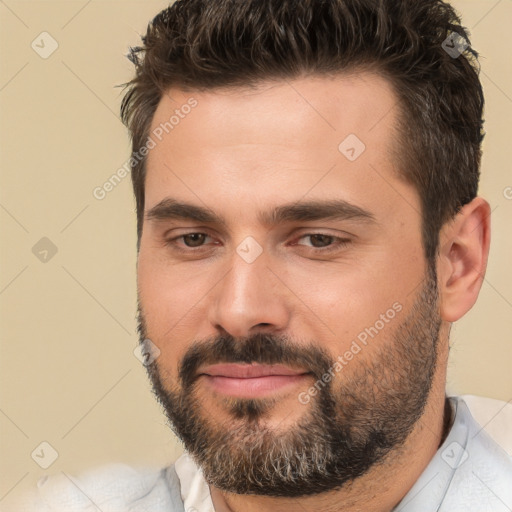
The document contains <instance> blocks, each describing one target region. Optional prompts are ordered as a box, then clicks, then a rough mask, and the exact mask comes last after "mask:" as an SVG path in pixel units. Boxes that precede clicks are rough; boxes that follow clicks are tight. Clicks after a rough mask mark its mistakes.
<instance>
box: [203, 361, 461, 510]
mask: <svg viewBox="0 0 512 512" xmlns="http://www.w3.org/2000/svg"><path fill="white" fill-rule="evenodd" d="M439 362H441V361H439ZM442 367H443V369H444V368H446V367H445V366H444V365H442ZM440 370H441V368H438V372H437V375H436V376H435V378H434V382H433V385H432V389H431V392H430V395H429V399H428V401H427V404H426V407H425V410H424V413H423V415H422V416H421V418H420V419H419V420H418V422H417V423H416V425H415V427H414V429H413V430H412V432H411V434H410V435H409V436H408V438H407V439H406V441H405V443H404V444H403V445H402V446H400V447H399V448H397V449H395V450H394V451H393V452H392V453H390V454H388V456H387V457H386V458H385V459H384V460H383V461H382V462H381V463H380V464H377V465H376V466H375V467H373V468H372V469H371V470H370V471H368V472H367V473H366V474H364V475H362V476H361V477H359V478H357V479H355V480H353V481H352V482H350V483H347V484H345V485H344V486H343V487H342V488H341V489H338V490H335V491H330V492H327V493H323V494H318V495H314V496H304V497H298V498H282V497H278V498H274V497H269V496H255V495H237V494H232V493H227V492H224V491H221V490H219V489H217V488H215V487H213V486H210V492H211V497H212V502H213V505H214V507H215V511H216V512H292V511H296V510H297V502H299V501H300V509H301V510H304V511H305V512H340V511H343V512H356V511H358V512H360V511H363V510H372V511H374V512H391V511H392V510H393V509H394V508H395V507H396V505H397V504H398V503H399V502H400V501H401V500H402V498H403V497H404V496H405V495H406V494H407V492H408V491H409V490H410V489H411V487H412V486H413V485H414V483H415V482H416V480H417V479H418V478H419V477H420V475H421V473H422V472H423V471H424V470H425V468H426V467H427V465H428V463H429V462H430V461H431V460H432V457H433V456H434V455H435V453H436V452H437V450H438V448H439V446H440V445H441V444H442V442H443V441H444V440H445V439H446V436H447V435H448V432H449V429H450V426H451V419H452V418H451V410H450V407H449V406H447V404H446V401H447V399H446V395H445V383H446V371H445V370H444V371H440Z"/></svg>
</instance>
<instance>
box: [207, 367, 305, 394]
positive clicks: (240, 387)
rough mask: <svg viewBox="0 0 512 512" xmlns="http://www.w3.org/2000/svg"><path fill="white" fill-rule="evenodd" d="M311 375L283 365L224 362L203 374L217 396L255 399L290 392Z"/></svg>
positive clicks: (209, 368) (208, 368)
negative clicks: (287, 390)
mask: <svg viewBox="0 0 512 512" xmlns="http://www.w3.org/2000/svg"><path fill="white" fill-rule="evenodd" d="M310 375H311V373H310V372H307V371H305V370H303V369H294V368H290V367H288V366H283V365H259V364H252V365H248V364H243V365H242V364H234V363H223V364H216V365H211V366H207V367H205V368H202V369H201V370H200V371H199V376H200V377H204V380H205V381H206V383H207V385H208V386H209V387H210V388H211V389H212V390H213V391H216V392H217V393H220V394H223V395H230V396H237V397H240V398H255V397H261V396H264V395H269V394H272V393H275V392H277V391H283V390H285V389H290V388H291V387H293V386H297V385H298V384H300V383H303V382H304V380H305V379H307V378H308V377H309V376H310Z"/></svg>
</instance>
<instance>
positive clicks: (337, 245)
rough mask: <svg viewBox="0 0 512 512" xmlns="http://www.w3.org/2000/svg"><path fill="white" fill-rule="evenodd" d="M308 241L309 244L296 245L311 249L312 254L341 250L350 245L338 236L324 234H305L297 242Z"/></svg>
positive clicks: (345, 239)
mask: <svg viewBox="0 0 512 512" xmlns="http://www.w3.org/2000/svg"><path fill="white" fill-rule="evenodd" d="M302 239H309V240H310V242H311V243H310V244H301V243H297V244H296V245H301V246H306V247H311V248H312V249H314V252H324V253H325V252H329V251H334V250H338V249H341V248H343V247H345V246H346V245H348V244H349V243H350V240H349V239H347V238H341V237H339V236H334V235H328V234H325V233H307V234H305V235H302V236H301V237H300V238H298V240H302Z"/></svg>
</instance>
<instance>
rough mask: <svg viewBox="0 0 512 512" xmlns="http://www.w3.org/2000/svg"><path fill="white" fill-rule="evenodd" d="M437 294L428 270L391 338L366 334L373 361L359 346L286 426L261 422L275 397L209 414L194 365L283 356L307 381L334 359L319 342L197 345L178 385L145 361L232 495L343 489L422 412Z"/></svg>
mask: <svg viewBox="0 0 512 512" xmlns="http://www.w3.org/2000/svg"><path fill="white" fill-rule="evenodd" d="M437 298H438V295H437V285H436V277H435V272H434V271H433V269H432V268H431V269H430V272H429V274H428V276H427V279H426V281H425V283H424V286H423V289H422V291H421V292H420V294H419V295H418V297H417V299H416V301H415V303H414V306H413V308H412V310H411V312H410V313H409V315H408V316H407V317H406V318H405V319H404V320H403V321H402V322H401V323H400V324H398V321H399V320H398V318H395V319H394V320H392V321H391V322H390V325H389V326H386V327H385V328H384V331H386V330H388V329H393V330H395V334H394V337H393V339H392V343H389V341H388V338H384V337H383V334H379V335H377V336H376V337H375V339H372V340H369V343H368V345H374V346H373V347H372V350H373V355H372V359H371V360H368V357H365V355H364V352H365V350H367V349H366V348H363V349H362V351H361V354H360V355H359V354H357V355H355V356H354V359H355V361H351V362H349V363H348V364H347V366H346V367H343V369H341V370H340V371H339V372H338V374H337V375H336V379H335V383H336V384H337V386H336V389H333V381H332V380H331V381H330V382H328V383H323V384H322V386H323V387H322V389H320V390H319V391H318V393H317V394H316V395H315V396H313V397H311V400H310V402H309V403H308V404H306V405H303V407H304V413H303V414H302V416H301V419H300V421H298V423H297V424H296V425H294V426H293V427H290V428H288V429H286V430H284V429H278V428H275V427H272V428H269V427H268V426H265V425H263V424H262V421H261V420H264V419H265V418H267V417H271V415H272V411H273V410H274V407H279V399H275V398H273V397H270V398H262V399H246V398H236V397H225V399H223V400H222V401H221V402H220V404H219V406H221V407H223V409H225V411H226V412H225V413H224V414H226V418H227V419H226V420H225V421H224V422H220V421H219V420H218V419H216V418H212V417H208V416H207V415H205V414H204V412H203V407H202V400H204V396H203V397H201V396H199V395H198V394H197V383H198V378H204V377H198V375H197V370H198V369H199V367H200V366H202V365H204V364H215V363H219V362H233V363H251V362H256V363H261V364H285V365H289V366H294V367H299V368H305V369H307V371H310V372H311V373H312V376H311V380H310V381H309V382H308V387H309V386H312V385H313V384H314V383H315V382H317V381H318V380H321V379H322V375H325V374H326V373H328V369H329V368H332V367H333V365H334V363H335V360H333V359H332V356H331V355H330V354H328V353H327V352H326V351H324V350H322V349H321V348H319V347H318V346H317V345H315V344H309V345H304V344H301V345H299V344H298V343H297V342H295V343H292V342H290V340H289V339H288V338H286V337H280V336H273V335H270V334H269V335H267V334H257V335H255V336H253V337H251V338H247V339H243V340H236V339H234V338H233V337H231V336H229V335H228V336H220V337H215V338H212V339H208V340H206V341H203V342H201V343H194V344H193V345H192V346H191V347H190V348H189V349H188V351H187V352H186V354H185V357H184V358H183V360H182V361H181V364H180V366H179V379H178V380H179V383H178V384H176V385H172V387H171V389H168V388H169V386H170V383H169V382H167V381H166V375H162V374H161V373H160V370H159V367H158V360H155V361H154V362H153V363H151V364H150V365H148V367H147V370H148V375H149V377H150V380H151V382H152V385H153V392H154V394H155V396H156V397H157V399H158V401H159V402H160V403H161V404H162V406H163V408H164V410H165V412H166V415H167V417H168V419H169V421H170V424H171V428H172V429H173V431H174V432H175V434H176V435H177V436H178V438H179V439H181V440H182V442H183V443H184V446H185V449H186V450H187V452H188V453H189V454H190V455H191V456H192V457H193V459H194V460H195V462H196V464H198V466H199V467H201V469H202V471H203V474H204V477H205V479H206V481H207V482H208V483H209V484H210V485H213V486H215V487H217V488H218V489H220V490H222V491H227V492H231V493H235V494H254V495H261V496H263V495H264V496H286V497H300V496H308V495H314V494H319V493H324V492H326V491H332V490H336V489H340V488H341V487H342V486H343V484H344V483H346V482H349V481H352V480H354V479H356V478H358V477H360V476H361V475H363V474H365V473H366V472H367V471H368V470H369V469H370V468H372V467H373V466H375V465H376V464H378V463H380V462H382V460H383V458H384V457H385V456H386V455H388V454H390V453H391V452H392V451H393V450H397V449H398V448H399V447H400V446H401V445H402V444H403V443H404V441H405V440H406V438H407V436H408V435H409V434H410V432H411V431H412V429H413V428H414V426H415V424H416V422H417V421H418V420H419V418H420V417H421V416H422V414H423V411H424V408H425V404H426V402H427V399H428V396H429V392H430V389H431V385H432V379H433V376H434V373H435V369H436V360H437V345H438V340H439V330H440V325H441V320H440V317H439V313H438V304H437ZM394 323H397V325H399V326H398V328H396V327H395V326H394ZM139 335H140V340H141V342H142V341H143V340H144V339H146V337H147V336H146V326H145V322H144V317H143V315H142V312H141V308H140V307H139ZM167 342H168V341H167ZM157 343H158V344H159V345H160V346H162V345H161V343H165V342H164V341H162V340H158V342H157ZM377 345H379V346H377ZM359 357H361V360H360V361H357V359H358V358H359ZM164 383H165V385H164ZM301 391H306V389H304V390H301Z"/></svg>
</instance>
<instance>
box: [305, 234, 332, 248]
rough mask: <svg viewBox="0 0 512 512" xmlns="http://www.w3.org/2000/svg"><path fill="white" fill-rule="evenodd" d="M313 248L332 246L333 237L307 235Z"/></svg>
mask: <svg viewBox="0 0 512 512" xmlns="http://www.w3.org/2000/svg"><path fill="white" fill-rule="evenodd" d="M308 237H309V239H310V240H311V245H312V246H313V247H328V246H329V245H331V244H332V242H333V240H334V237H333V236H329V235H308Z"/></svg>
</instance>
